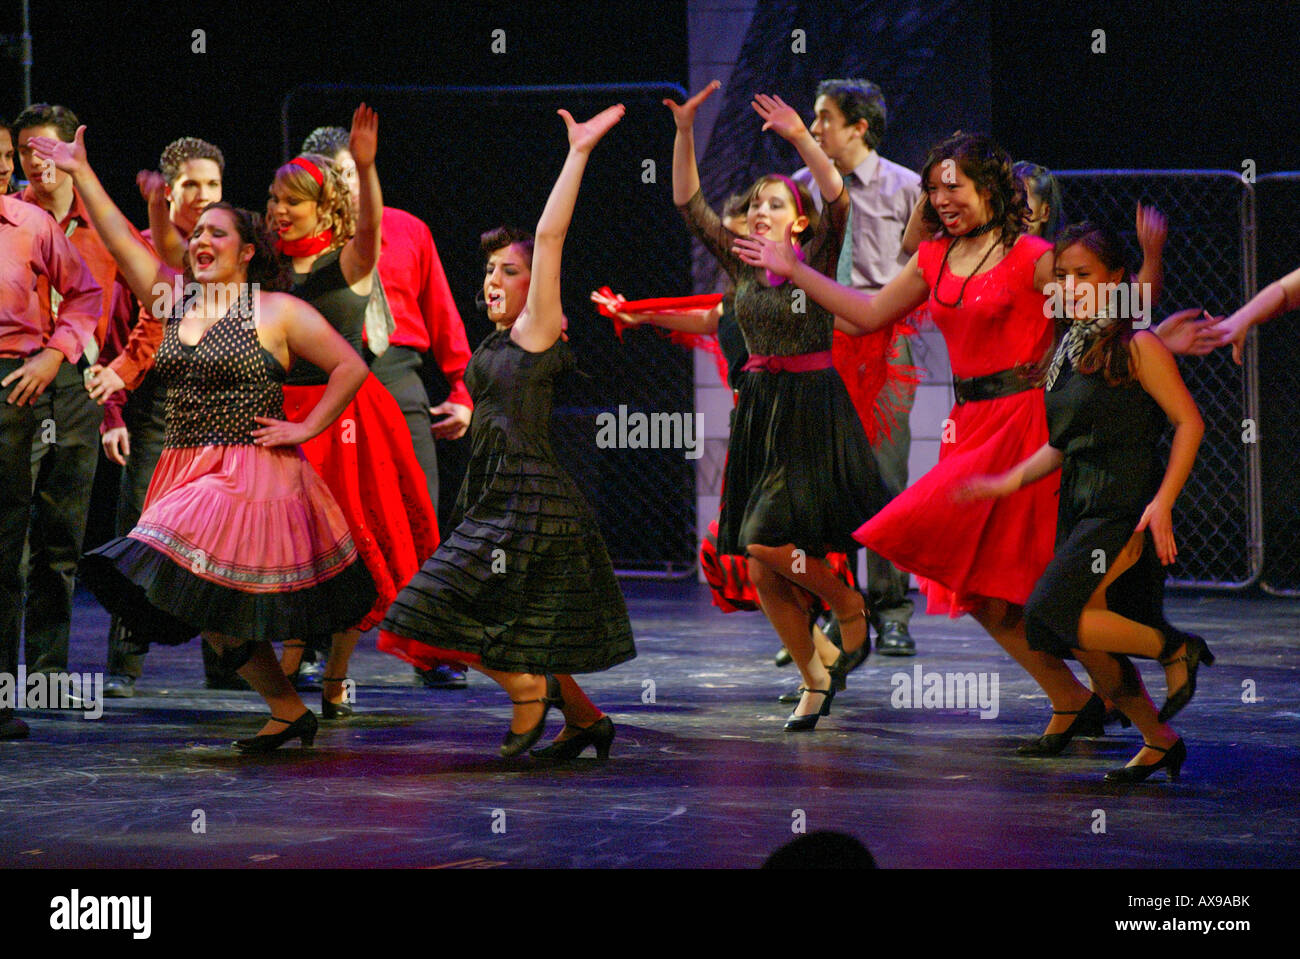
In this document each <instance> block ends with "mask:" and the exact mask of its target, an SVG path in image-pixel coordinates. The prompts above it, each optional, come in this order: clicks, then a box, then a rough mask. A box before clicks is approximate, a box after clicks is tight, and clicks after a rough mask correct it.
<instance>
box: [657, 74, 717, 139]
mask: <svg viewBox="0 0 1300 959" xmlns="http://www.w3.org/2000/svg"><path fill="white" fill-rule="evenodd" d="M721 86H722V82H721V81H719V80H714V81H712V82H710V83H709V85H708V86H706V87H705V88H704V89H703V90H701V91H700V92H699V93H697V94H695V96H693V97H691V98H690V99H689V100H687V101H686V102H685V103H676V102H674V101H672V100H664V106H666V107H667V108H668V109H669V110H672V111H673V120H675V121H676V123H677V129H679V130H689V129H690V128H691V127H692V126H694V125H695V114H696V111H698V110H699V109H700V104H701V103H703V102H704V101H705V100H707V99H708V98H709V97H711V96H713V93H714V91H715V90H717V89H719V88H720V87H721Z"/></svg>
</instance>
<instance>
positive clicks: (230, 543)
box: [32, 127, 375, 752]
mask: <svg viewBox="0 0 1300 959" xmlns="http://www.w3.org/2000/svg"><path fill="white" fill-rule="evenodd" d="M84 133H85V127H81V128H80V129H79V130H78V131H77V134H76V138H75V140H74V142H72V143H65V142H63V141H60V140H54V139H51V138H48V137H37V138H35V139H34V140H33V141H32V144H33V149H34V150H36V152H37V154H38V155H40V156H41V157H43V158H45V159H46V160H51V161H53V162H54V163H55V164H56V165H57V166H58V167H59V169H61V170H64V171H66V172H68V173H70V174H71V175H72V178H73V180H74V182H75V183H76V185H77V189H78V191H79V192H80V194H81V196H82V199H83V201H84V203H85V205H86V210H87V212H88V214H89V216H90V218H91V220H92V221H93V222H94V224H95V228H96V229H97V230H98V231H99V233H100V236H101V237H102V238H103V241H104V243H105V245H106V246H107V247H108V250H109V252H110V253H112V255H113V258H114V259H115V260H116V261H117V264H118V268H119V269H120V270H121V272H122V275H123V277H125V279H126V281H127V284H128V285H129V286H130V287H131V290H132V292H134V293H135V295H136V296H137V297H138V298H139V299H140V301H141V303H142V304H143V305H144V306H145V307H146V308H147V309H148V310H149V311H150V313H151V315H154V316H169V319H168V320H167V325H166V331H165V334H164V337H163V342H162V345H161V346H160V347H159V350H158V354H157V357H156V359H157V368H158V371H159V374H160V375H161V377H162V381H163V385H164V387H165V389H166V391H167V414H166V420H167V427H166V429H167V436H166V441H165V443H164V449H163V453H162V456H161V457H160V458H159V460H158V466H157V469H156V470H155V472H154V478H153V482H152V483H151V485H150V489H149V496H148V498H147V500H146V502H145V507H144V511H143V513H142V514H141V516H140V520H139V522H138V523H137V525H136V526H135V528H134V529H132V530H131V532H130V533H129V534H127V535H126V536H124V537H121V538H119V539H115V540H112V541H111V542H109V543H108V544H106V545H105V546H103V547H101V548H100V549H98V550H95V551H94V552H92V553H90V554H88V555H87V556H86V557H85V559H84V560H83V561H82V570H83V574H84V577H85V581H86V583H87V585H88V586H89V587H90V588H91V590H92V591H94V593H95V595H96V597H97V598H98V599H99V601H100V602H101V603H103V604H104V606H105V607H106V608H107V609H108V610H109V611H110V612H112V613H114V614H116V615H118V616H120V617H122V620H123V622H124V623H125V624H126V626H127V628H129V629H131V630H132V631H133V632H134V633H135V634H136V636H137V637H139V638H142V639H147V640H148V641H151V642H161V643H164V644H171V645H175V644H179V643H183V642H186V641H188V640H189V639H191V638H193V636H194V635H195V634H196V633H200V632H201V633H202V634H203V637H204V639H205V640H207V641H208V642H209V643H211V644H212V645H213V646H214V647H217V648H221V649H224V650H226V651H227V654H228V655H229V657H230V659H231V660H232V665H233V664H235V663H237V664H239V672H240V675H241V676H243V677H244V678H245V679H246V680H247V681H248V683H249V684H250V685H251V686H252V687H253V689H255V690H256V691H257V692H258V693H259V694H260V695H261V696H262V698H263V699H265V700H266V703H267V706H268V707H269V708H270V712H271V718H270V719H269V720H267V722H266V724H265V725H264V726H263V727H262V729H261V731H260V732H259V734H258V735H256V736H253V737H251V738H249V739H242V740H239V741H237V742H236V744H235V745H236V746H237V747H239V748H240V749H242V750H244V751H248V752H266V751H269V750H272V749H275V748H277V747H278V746H280V745H282V744H283V743H285V742H287V741H288V740H290V739H300V740H301V741H302V743H303V745H304V746H306V745H310V744H311V743H312V741H313V740H314V738H315V735H316V716H315V714H314V713H312V712H311V711H310V710H309V709H307V707H306V706H304V705H303V702H302V700H301V699H299V698H298V694H297V693H296V692H295V691H294V689H293V687H292V686H291V685H290V684H289V681H288V679H286V678H285V675H284V673H283V672H282V671H281V670H280V667H279V664H278V663H277V662H276V660H275V655H274V653H273V652H272V649H271V642H272V641H275V640H283V639H287V638H288V637H289V636H290V635H292V634H293V633H295V632H300V631H301V632H308V633H313V634H314V633H323V634H328V633H332V632H334V631H336V630H339V629H342V628H344V627H346V626H348V625H350V624H352V623H354V622H356V621H357V619H358V618H359V617H360V616H362V615H363V614H364V612H365V611H366V610H367V609H369V608H370V605H371V604H372V603H373V602H374V598H375V588H374V584H373V583H372V582H371V579H370V576H369V574H368V573H367V572H366V568H365V566H364V565H363V564H361V563H360V562H359V560H358V557H357V549H356V545H355V544H354V543H353V541H352V537H351V534H350V533H349V532H348V529H347V525H346V523H345V521H344V518H343V515H342V513H341V512H340V510H339V507H338V505H337V504H336V503H335V502H334V498H333V497H332V496H331V495H330V492H329V490H328V489H327V488H326V486H325V484H324V483H323V482H322V481H321V479H320V477H319V476H317V475H316V473H315V471H314V470H312V468H311V466H310V464H308V462H307V461H306V459H305V458H304V457H303V455H302V453H301V451H300V450H299V449H298V444H300V443H303V442H306V441H307V440H309V439H311V438H312V437H313V436H316V435H317V434H319V433H320V432H321V431H322V430H324V429H325V428H326V427H327V426H328V425H329V424H330V423H331V422H332V421H333V420H334V418H335V417H337V416H338V414H339V412H340V411H341V410H342V409H343V408H344V407H345V406H346V405H347V403H348V401H349V400H350V399H351V398H352V396H353V395H354V394H355V393H356V391H357V389H358V388H359V387H360V385H361V383H362V382H363V380H364V379H365V377H366V367H365V363H364V362H362V360H361V358H360V357H359V356H357V354H356V351H355V350H353V349H352V348H351V347H349V346H348V344H347V342H346V341H345V340H344V339H343V338H342V337H340V336H339V335H338V334H337V333H335V332H334V331H333V330H332V329H330V327H329V324H328V323H326V322H325V320H324V319H323V318H322V317H321V315H320V314H319V313H317V312H316V311H315V310H313V309H312V308H311V307H310V306H308V305H307V304H305V303H303V302H302V301H301V300H299V299H297V298H295V297H292V296H288V295H285V294H283V293H277V292H266V290H273V289H274V288H276V287H277V286H282V285H283V284H284V280H283V277H282V276H281V273H280V268H279V263H278V261H277V260H276V258H275V256H274V254H273V253H272V251H271V249H270V247H269V245H268V244H267V242H266V239H265V234H264V233H263V232H262V230H261V229H260V224H259V223H258V222H257V220H256V218H255V217H254V215H253V214H251V213H248V212H247V211H244V210H237V209H235V208H233V207H231V206H229V205H228V204H226V203H217V204H213V205H210V206H208V207H207V208H206V209H205V210H204V211H203V213H202V215H201V216H200V217H199V220H198V223H197V224H196V226H195V229H194V233H193V235H192V236H191V238H190V247H189V251H188V268H187V270H186V272H185V274H183V275H181V274H177V273H176V272H175V271H174V270H172V269H171V268H170V267H168V266H166V265H165V264H163V263H162V262H161V261H160V260H159V258H158V256H157V255H156V254H155V253H154V252H153V250H152V249H150V248H149V246H148V245H147V244H145V243H144V242H143V241H141V240H139V239H137V238H136V237H135V236H134V234H133V232H132V230H131V226H130V224H129V223H128V222H127V220H126V217H124V216H123V215H122V213H121V211H120V210H118V208H117V207H116V206H114V204H113V201H112V200H111V199H110V198H109V196H108V194H107V193H106V192H105V191H104V188H103V186H102V185H101V184H100V182H99V178H98V177H97V176H95V173H94V171H93V170H92V169H91V168H90V164H89V163H88V162H87V160H86V152H85V147H84V145H83V137H84ZM181 281H184V283H185V284H186V286H187V287H188V289H187V290H185V291H184V292H185V293H186V294H187V295H183V296H182V295H177V291H178V288H179V287H180V286H181ZM296 357H300V358H302V359H303V360H305V361H307V362H310V363H312V364H314V365H315V366H316V367H318V368H320V369H321V370H324V371H325V372H326V374H327V376H328V386H327V387H326V389H325V390H324V392H323V394H322V395H321V397H320V401H319V402H318V403H317V404H316V406H315V408H314V409H313V410H312V411H311V413H310V415H308V416H307V417H306V418H305V419H304V420H303V421H302V422H301V423H290V422H288V421H287V420H286V419H285V417H284V405H283V397H282V392H281V384H282V383H283V381H284V376H285V371H286V370H287V369H288V367H289V365H290V363H291V362H292V361H293V359H294V358H296Z"/></svg>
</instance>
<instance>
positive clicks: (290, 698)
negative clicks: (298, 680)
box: [203, 632, 307, 736]
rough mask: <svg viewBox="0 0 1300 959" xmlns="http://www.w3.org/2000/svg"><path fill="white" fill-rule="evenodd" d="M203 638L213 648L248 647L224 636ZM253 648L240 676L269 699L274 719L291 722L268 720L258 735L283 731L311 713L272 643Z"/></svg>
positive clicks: (262, 643)
mask: <svg viewBox="0 0 1300 959" xmlns="http://www.w3.org/2000/svg"><path fill="white" fill-rule="evenodd" d="M203 639H204V640H205V641H206V642H208V643H210V644H211V645H212V648H213V649H217V650H221V651H225V650H227V649H235V648H237V647H239V646H242V645H244V640H242V639H236V638H234V637H231V636H223V635H221V634H220V633H211V632H208V633H204V634H203ZM250 645H251V646H252V650H251V655H250V656H249V658H248V662H246V663H245V664H244V665H243V666H240V667H239V669H238V670H237V672H238V674H239V675H240V676H242V677H243V678H244V679H245V680H246V681H247V682H248V685H249V686H252V687H253V690H254V692H256V693H257V694H258V695H259V696H261V697H262V698H263V699H264V700H266V705H267V707H268V708H269V709H270V710H271V715H272V716H274V717H278V719H282V720H288V722H278V721H277V720H276V719H271V720H268V721H267V723H266V725H265V726H263V727H262V728H261V730H260V731H259V732H258V735H259V736H261V735H265V734H267V733H278V732H281V731H282V730H283V729H284V728H285V727H286V726H287V725H288V724H289V723H291V722H293V721H294V720H295V719H297V718H298V717H299V716H301V715H302V714H303V713H305V712H307V707H306V705H305V704H304V703H303V701H302V699H301V697H299V695H298V692H297V690H295V689H294V688H293V685H292V684H291V683H290V682H289V678H288V677H287V676H285V674H284V670H282V669H281V668H280V664H279V662H278V661H277V660H276V658H275V651H274V650H273V649H272V648H271V644H270V643H267V642H261V643H252V644H250Z"/></svg>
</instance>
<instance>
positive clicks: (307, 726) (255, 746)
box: [235, 709, 317, 753]
mask: <svg viewBox="0 0 1300 959" xmlns="http://www.w3.org/2000/svg"><path fill="white" fill-rule="evenodd" d="M271 721H272V722H276V723H284V724H285V728H284V729H282V730H280V731H279V732H278V733H263V734H262V735H260V736H251V737H249V738H248V739H236V740H235V748H236V749H238V750H240V751H242V752H246V753H269V752H271V751H272V750H273V749H279V748H280V747H281V746H283V745H284V744H285V743H287V742H288V741H289V740H291V739H301V740H302V744H303V746H304V747H306V746H310V745H311V744H312V743H314V742H315V741H316V728H317V723H316V714H315V713H313V712H312V711H311V710H310V709H309V710H307V711H306V712H305V713H303V714H302V715H301V716H299V717H298V718H297V719H295V720H294V721H293V722H290V721H289V720H287V719H281V718H280V717H279V716H272V717H271Z"/></svg>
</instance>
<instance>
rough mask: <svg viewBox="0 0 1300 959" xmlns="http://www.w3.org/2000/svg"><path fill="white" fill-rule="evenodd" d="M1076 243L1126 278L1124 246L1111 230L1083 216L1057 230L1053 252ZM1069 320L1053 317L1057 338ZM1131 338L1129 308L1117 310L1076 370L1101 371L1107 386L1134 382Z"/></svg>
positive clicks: (1057, 252)
mask: <svg viewBox="0 0 1300 959" xmlns="http://www.w3.org/2000/svg"><path fill="white" fill-rule="evenodd" d="M1076 245H1077V246H1082V247H1084V249H1086V250H1088V252H1090V253H1091V254H1092V255H1093V256H1095V257H1096V258H1097V259H1098V261H1099V262H1100V263H1101V265H1102V266H1104V267H1105V268H1106V269H1107V270H1110V271H1112V272H1113V271H1115V270H1119V271H1121V272H1122V276H1121V278H1120V283H1121V284H1125V283H1129V282H1130V276H1131V275H1130V273H1129V269H1128V263H1127V261H1126V259H1125V256H1124V247H1123V244H1121V243H1120V239H1119V237H1118V236H1116V235H1115V232H1114V231H1113V230H1111V229H1109V228H1108V227H1104V226H1100V225H1099V224H1096V223H1090V222H1089V221H1087V220H1084V221H1083V222H1082V223H1073V224H1071V225H1070V226H1067V227H1066V228H1065V229H1064V230H1062V231H1061V232H1060V233H1059V234H1057V237H1056V244H1055V246H1054V248H1053V254H1054V256H1055V257H1057V258H1059V257H1060V256H1061V254H1062V253H1064V252H1065V251H1066V250H1068V249H1069V248H1070V247H1072V246H1076ZM1098 305H1099V306H1100V304H1098ZM1069 322H1070V321H1069V320H1068V319H1063V318H1060V317H1058V318H1057V341H1058V342H1059V340H1060V337H1061V336H1063V335H1064V333H1065V331H1066V329H1067V328H1068V326H1069ZM1132 339H1133V311H1132V309H1127V310H1117V311H1116V314H1115V316H1114V322H1113V323H1111V325H1110V326H1108V327H1106V329H1104V330H1102V332H1101V333H1100V334H1098V336H1097V338H1096V340H1095V341H1094V342H1093V344H1092V345H1091V346H1090V347H1088V349H1087V350H1086V351H1085V352H1084V354H1083V356H1081V357H1079V364H1078V367H1077V369H1078V371H1079V372H1080V373H1083V374H1085V375H1091V374H1093V373H1101V374H1102V376H1103V377H1104V378H1105V380H1106V385H1107V386H1127V385H1128V384H1130V383H1132V382H1134V381H1135V380H1136V379H1137V377H1136V375H1135V370H1134V366H1133V364H1134V359H1133V354H1132V351H1131V350H1130V349H1129V343H1130V342H1131V341H1132ZM1053 352H1055V351H1053ZM1050 360H1051V354H1049V355H1048V361H1049V362H1050Z"/></svg>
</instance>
